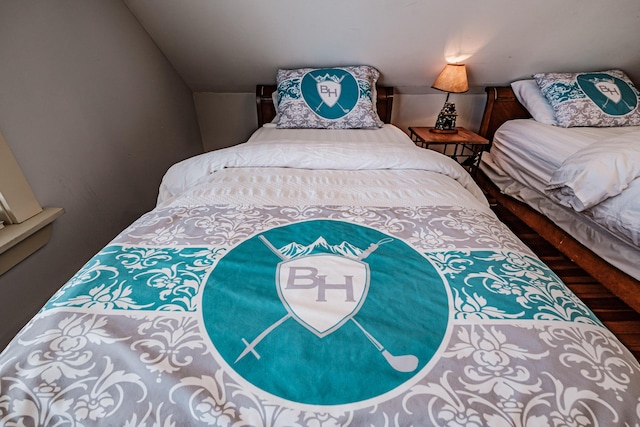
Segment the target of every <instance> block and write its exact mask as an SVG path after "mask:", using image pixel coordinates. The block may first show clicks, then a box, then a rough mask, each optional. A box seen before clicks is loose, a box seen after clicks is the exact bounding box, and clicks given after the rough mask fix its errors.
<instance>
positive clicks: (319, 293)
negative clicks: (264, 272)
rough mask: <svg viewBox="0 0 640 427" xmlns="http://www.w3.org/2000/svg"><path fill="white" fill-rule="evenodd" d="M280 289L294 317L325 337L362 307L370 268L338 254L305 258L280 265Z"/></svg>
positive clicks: (282, 297)
mask: <svg viewBox="0 0 640 427" xmlns="http://www.w3.org/2000/svg"><path fill="white" fill-rule="evenodd" d="M276 287H277V290H278V296H279V297H280V300H281V301H282V304H283V305H284V306H285V307H286V309H287V311H289V313H290V314H291V316H292V317H293V318H294V319H296V321H297V322H298V323H300V324H301V325H302V326H304V327H305V328H307V329H308V330H309V331H311V332H313V333H314V334H315V335H317V336H318V337H320V338H322V337H324V336H326V335H329V334H331V333H332V332H334V331H336V330H337V329H339V328H340V327H341V326H342V325H344V324H345V323H346V322H347V321H349V319H350V318H351V317H353V316H355V315H356V314H357V313H358V311H359V310H360V308H361V307H362V304H363V303H364V301H365V299H366V296H367V293H368V291H369V265H368V264H367V263H365V262H362V261H359V260H355V259H351V258H346V257H343V256H339V255H334V254H317V255H309V256H302V257H298V258H294V259H291V260H287V261H283V262H281V263H279V264H278V267H277V272H276Z"/></svg>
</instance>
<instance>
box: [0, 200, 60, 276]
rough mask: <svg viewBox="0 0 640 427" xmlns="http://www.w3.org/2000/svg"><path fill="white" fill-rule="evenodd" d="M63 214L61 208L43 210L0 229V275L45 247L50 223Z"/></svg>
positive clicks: (48, 236)
mask: <svg viewBox="0 0 640 427" xmlns="http://www.w3.org/2000/svg"><path fill="white" fill-rule="evenodd" d="M63 213H64V209H62V208H44V209H43V210H42V212H40V213H39V214H36V215H34V216H33V217H31V218H29V219H27V220H25V221H23V222H21V223H19V224H10V225H5V226H4V227H3V228H0V274H4V273H5V272H7V271H8V270H9V269H10V268H12V267H13V266H15V265H16V264H18V263H19V262H20V261H22V260H24V259H25V258H27V257H28V256H29V255H31V254H33V253H34V252H35V251H37V250H38V249H40V248H41V247H43V246H44V245H46V244H47V242H48V241H49V238H50V237H51V229H52V227H53V224H52V222H53V221H55V219H56V218H58V217H59V216H61V215H62V214H63Z"/></svg>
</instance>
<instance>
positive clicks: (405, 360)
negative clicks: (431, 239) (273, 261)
mask: <svg viewBox="0 0 640 427" xmlns="http://www.w3.org/2000/svg"><path fill="white" fill-rule="evenodd" d="M259 238H260V240H262V242H263V243H264V244H265V245H266V246H267V247H268V248H269V249H270V250H271V251H272V252H273V253H274V254H275V255H276V256H278V257H279V258H280V259H282V260H283V261H289V260H290V259H291V257H288V256H286V255H284V254H283V253H282V252H281V251H280V250H278V249H277V248H276V247H275V246H273V244H271V242H269V241H268V240H267V239H266V238H265V237H264V236H263V235H260V236H259ZM391 241H393V239H391V238H385V239H382V240H380V241H379V242H378V243H372V244H370V245H369V247H368V248H367V249H366V250H364V251H361V252H360V253H359V254H357V256H352V257H351V258H353V259H356V260H358V261H362V260H364V259H365V258H367V257H368V256H369V255H371V254H372V253H373V252H374V251H375V250H376V249H378V248H379V247H380V245H383V244H385V243H389V242H391ZM358 309H359V307H358ZM287 311H288V312H287V314H285V315H284V316H282V317H281V318H280V319H278V320H277V321H276V322H274V323H272V324H271V325H270V326H269V327H267V328H266V329H264V330H263V331H262V332H261V333H260V334H259V335H258V336H257V337H255V338H254V339H253V340H252V341H251V342H248V341H247V340H246V339H245V338H242V342H243V343H244V345H245V349H244V350H243V351H242V353H240V355H239V356H238V358H237V359H236V360H235V363H238V362H239V361H240V360H241V359H242V358H244V357H245V356H246V355H247V354H249V353H252V354H253V355H254V356H255V357H256V359H260V354H259V353H258V352H257V351H256V350H255V348H256V346H257V345H258V344H259V343H260V342H261V341H262V340H263V339H264V338H266V337H267V336H268V335H269V334H270V333H271V332H272V331H273V330H274V329H276V328H277V327H278V326H280V325H282V324H283V323H284V322H285V321H286V320H288V319H289V318H291V317H294V318H296V320H298V321H299V322H300V320H299V319H298V318H297V317H296V316H294V315H293V314H292V313H291V311H290V309H289V308H288V307H287ZM356 313H357V310H356V311H355V312H354V313H351V314H349V315H348V316H347V319H345V321H348V320H351V321H352V322H353V323H354V324H355V325H356V326H357V327H358V329H359V330H360V331H362V333H363V334H364V336H365V337H366V338H367V339H368V340H369V341H370V342H371V343H372V344H373V345H374V347H375V348H376V349H377V350H378V351H379V352H381V353H382V356H383V357H384V358H385V360H386V361H387V363H388V364H389V366H391V367H392V368H393V369H395V370H397V371H399V372H413V371H414V370H416V368H417V367H418V358H417V357H416V356H414V355H411V354H407V355H393V354H391V352H389V350H387V349H386V348H385V347H384V346H383V345H382V344H381V343H380V341H378V340H377V339H376V338H375V337H374V336H373V335H372V334H371V333H369V332H368V331H367V330H366V329H365V328H364V326H362V324H360V322H358V321H357V320H356V319H354V317H353V316H355V314H356ZM340 325H341V324H340ZM331 332H333V330H331V331H330V332H329V333H331Z"/></svg>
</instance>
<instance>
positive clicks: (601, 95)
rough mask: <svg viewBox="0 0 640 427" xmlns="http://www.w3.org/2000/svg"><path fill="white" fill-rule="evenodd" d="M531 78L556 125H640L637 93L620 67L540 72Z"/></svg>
mask: <svg viewBox="0 0 640 427" xmlns="http://www.w3.org/2000/svg"><path fill="white" fill-rule="evenodd" d="M533 78H534V79H535V81H536V84H537V85H538V87H539V88H540V90H541V91H542V93H543V95H544V96H545V98H547V100H548V101H549V103H550V104H551V106H552V107H553V111H554V113H555V116H556V120H557V121H558V125H559V126H562V127H572V126H593V127H613V126H640V109H639V108H638V104H639V96H640V95H639V94H638V91H637V90H636V88H635V87H634V85H633V82H632V81H631V80H630V79H629V77H628V76H627V75H626V74H625V73H624V72H623V71H621V70H608V71H599V72H587V73H540V74H535V75H534V76H533Z"/></svg>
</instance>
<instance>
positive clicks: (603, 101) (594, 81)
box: [576, 73, 638, 116]
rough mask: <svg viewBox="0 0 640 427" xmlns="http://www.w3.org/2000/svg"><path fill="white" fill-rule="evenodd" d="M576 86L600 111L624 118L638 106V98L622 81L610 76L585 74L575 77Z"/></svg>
mask: <svg viewBox="0 0 640 427" xmlns="http://www.w3.org/2000/svg"><path fill="white" fill-rule="evenodd" d="M576 81H577V82H578V86H580V89H582V90H583V91H584V93H585V94H586V95H587V96H588V97H589V98H591V100H592V101H593V102H594V103H595V104H596V105H597V106H598V107H600V109H602V111H604V112H605V113H606V114H609V115H610V116H624V115H625V114H629V113H630V112H632V111H633V110H634V109H635V108H636V107H637V106H638V97H637V96H636V94H635V92H634V91H633V89H631V87H630V86H629V85H628V84H627V83H626V82H625V81H624V80H622V79H619V78H617V77H615V76H612V75H610V74H604V73H587V74H580V75H578V76H577V77H576Z"/></svg>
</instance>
